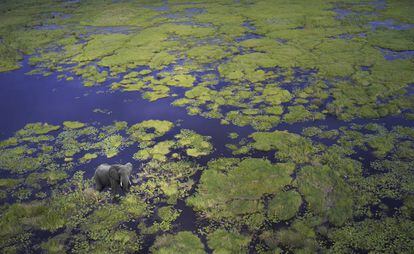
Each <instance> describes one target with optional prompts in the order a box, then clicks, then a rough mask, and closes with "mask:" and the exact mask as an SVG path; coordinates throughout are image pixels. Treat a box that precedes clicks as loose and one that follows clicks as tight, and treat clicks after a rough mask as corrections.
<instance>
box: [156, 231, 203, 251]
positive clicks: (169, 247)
mask: <svg viewBox="0 0 414 254" xmlns="http://www.w3.org/2000/svg"><path fill="white" fill-rule="evenodd" d="M151 252H152V253H194V254H199V253H206V252H205V251H204V246H203V244H202V243H201V241H200V239H199V238H198V237H197V236H196V235H194V234H192V233H191V232H189V231H181V232H178V233H177V234H175V235H172V234H165V235H161V236H159V237H157V239H156V240H155V243H154V244H153V245H152V247H151Z"/></svg>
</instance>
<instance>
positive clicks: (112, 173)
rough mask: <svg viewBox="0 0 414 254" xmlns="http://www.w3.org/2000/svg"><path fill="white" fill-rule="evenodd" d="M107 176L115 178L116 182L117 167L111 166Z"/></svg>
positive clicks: (117, 176)
mask: <svg viewBox="0 0 414 254" xmlns="http://www.w3.org/2000/svg"><path fill="white" fill-rule="evenodd" d="M109 176H110V177H111V179H112V180H115V181H117V182H119V178H120V175H119V172H118V168H117V167H111V168H110V169H109Z"/></svg>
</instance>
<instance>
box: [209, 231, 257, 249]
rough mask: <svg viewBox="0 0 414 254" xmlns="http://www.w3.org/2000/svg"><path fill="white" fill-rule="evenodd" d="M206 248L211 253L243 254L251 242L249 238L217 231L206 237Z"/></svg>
mask: <svg viewBox="0 0 414 254" xmlns="http://www.w3.org/2000/svg"><path fill="white" fill-rule="evenodd" d="M207 239H208V246H209V247H210V248H211V249H213V253H245V252H247V247H248V245H249V243H250V241H251V239H250V237H249V236H244V235H241V234H239V233H234V232H229V231H226V230H223V229H218V230H216V231H214V232H212V233H211V234H209V235H208V237H207Z"/></svg>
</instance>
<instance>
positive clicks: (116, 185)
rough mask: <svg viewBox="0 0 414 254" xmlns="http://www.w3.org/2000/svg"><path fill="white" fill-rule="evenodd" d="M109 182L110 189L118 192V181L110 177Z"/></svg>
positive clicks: (114, 192)
mask: <svg viewBox="0 0 414 254" xmlns="http://www.w3.org/2000/svg"><path fill="white" fill-rule="evenodd" d="M110 182H111V191H112V193H113V194H118V193H119V183H118V182H117V181H116V180H114V179H110Z"/></svg>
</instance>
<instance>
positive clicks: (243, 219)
mask: <svg viewBox="0 0 414 254" xmlns="http://www.w3.org/2000/svg"><path fill="white" fill-rule="evenodd" d="M293 170H294V166H293V165H292V164H271V163H270V162H269V161H267V160H263V159H253V158H248V159H244V160H242V161H240V162H239V163H236V164H234V165H232V166H231V167H230V168H228V169H227V170H226V171H225V172H223V171H221V170H217V169H216V166H215V164H211V163H209V168H208V170H206V171H204V172H203V174H202V176H201V180H200V185H199V187H198V188H197V193H196V194H195V195H194V196H192V197H190V198H189V199H188V200H187V202H188V204H189V205H191V206H193V207H194V209H195V210H197V211H199V212H202V213H205V214H206V216H207V217H208V218H211V219H214V220H221V219H226V220H230V221H234V222H238V223H241V224H247V225H248V226H250V227H252V228H254V227H258V226H260V224H261V223H263V220H264V217H263V212H264V204H263V202H262V200H261V198H262V197H263V196H264V195H266V194H276V193H279V192H280V191H281V190H282V189H283V187H284V186H286V185H288V184H289V183H290V182H291V181H292V179H291V177H290V174H291V173H292V172H293ZM259 183H260V184H259ZM249 220H251V221H249Z"/></svg>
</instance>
